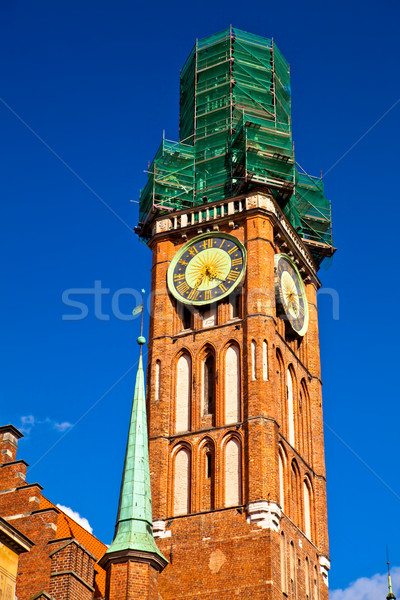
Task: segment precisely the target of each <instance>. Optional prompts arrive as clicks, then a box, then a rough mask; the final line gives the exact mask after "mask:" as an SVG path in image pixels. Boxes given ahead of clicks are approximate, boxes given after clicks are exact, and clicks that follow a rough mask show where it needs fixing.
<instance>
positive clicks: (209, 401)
mask: <svg viewBox="0 0 400 600" xmlns="http://www.w3.org/2000/svg"><path fill="white" fill-rule="evenodd" d="M214 410H215V358H214V356H209V357H208V358H207V359H206V360H205V361H204V363H203V414H204V415H212V414H214Z"/></svg>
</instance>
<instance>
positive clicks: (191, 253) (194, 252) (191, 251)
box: [188, 246, 199, 256]
mask: <svg viewBox="0 0 400 600" xmlns="http://www.w3.org/2000/svg"><path fill="white" fill-rule="evenodd" d="M188 252H189V254H190V256H196V254H198V252H199V251H198V250H197V248H196V247H195V246H192V247H191V248H189V250H188Z"/></svg>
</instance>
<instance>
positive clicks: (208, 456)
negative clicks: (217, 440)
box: [206, 452, 212, 478]
mask: <svg viewBox="0 0 400 600" xmlns="http://www.w3.org/2000/svg"><path fill="white" fill-rule="evenodd" d="M206 461H207V469H206V473H207V478H210V477H211V476H212V455H211V452H207V454H206Z"/></svg>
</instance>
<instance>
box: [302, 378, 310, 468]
mask: <svg viewBox="0 0 400 600" xmlns="http://www.w3.org/2000/svg"><path fill="white" fill-rule="evenodd" d="M299 407H301V414H300V418H301V422H302V435H301V437H302V439H303V440H304V444H303V449H302V450H303V452H304V455H305V458H306V461H308V462H309V461H310V456H311V446H310V444H311V439H312V436H311V435H310V433H311V431H310V420H311V415H310V401H309V396H308V390H307V384H306V382H305V380H304V379H302V380H301V383H300V400H299Z"/></svg>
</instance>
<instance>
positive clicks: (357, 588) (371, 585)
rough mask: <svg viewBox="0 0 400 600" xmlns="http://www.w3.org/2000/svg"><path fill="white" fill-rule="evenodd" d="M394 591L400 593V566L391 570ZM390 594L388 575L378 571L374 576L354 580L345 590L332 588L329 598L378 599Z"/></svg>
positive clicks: (345, 599)
mask: <svg viewBox="0 0 400 600" xmlns="http://www.w3.org/2000/svg"><path fill="white" fill-rule="evenodd" d="M391 575H392V584H393V592H394V594H395V595H397V596H398V595H399V591H400V567H394V568H393V569H392V570H391ZM387 594H388V581H387V575H386V574H384V575H380V574H379V573H377V574H376V575H373V576H372V577H360V578H359V579H356V581H353V582H352V583H351V584H350V585H349V586H348V587H347V588H345V589H344V590H332V591H331V592H330V593H329V600H377V599H378V598H383V599H384V598H386V596H387Z"/></svg>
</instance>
